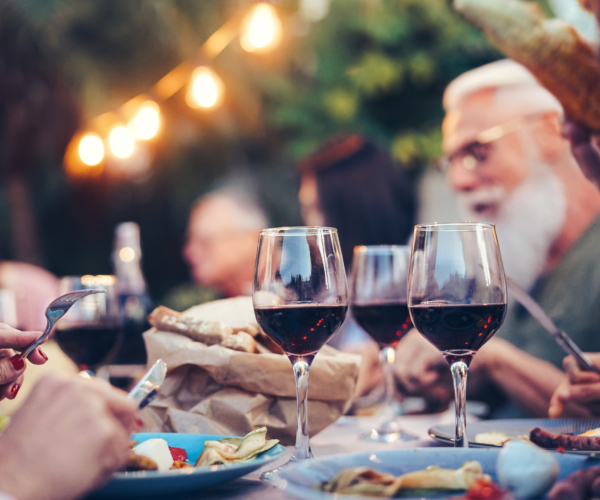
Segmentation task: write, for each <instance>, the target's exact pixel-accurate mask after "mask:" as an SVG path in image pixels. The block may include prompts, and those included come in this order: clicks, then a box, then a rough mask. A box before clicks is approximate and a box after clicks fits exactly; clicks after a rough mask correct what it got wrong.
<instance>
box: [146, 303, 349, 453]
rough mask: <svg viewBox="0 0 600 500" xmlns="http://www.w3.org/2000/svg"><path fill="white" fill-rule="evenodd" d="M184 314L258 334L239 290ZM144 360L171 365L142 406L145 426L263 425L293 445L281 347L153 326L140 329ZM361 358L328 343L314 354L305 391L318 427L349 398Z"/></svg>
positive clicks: (211, 430)
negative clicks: (208, 341) (253, 349)
mask: <svg viewBox="0 0 600 500" xmlns="http://www.w3.org/2000/svg"><path fill="white" fill-rule="evenodd" d="M183 316H184V317H188V318H195V319H201V320H204V321H214V322H222V323H226V324H228V325H229V326H230V327H231V328H232V329H233V331H236V332H239V331H244V332H247V333H249V334H251V335H256V332H258V331H260V327H259V326H258V324H257V323H256V319H255V317H254V309H253V307H252V299H251V298H250V297H236V298H233V299H224V300H217V301H214V302H209V303H207V304H203V305H200V306H196V307H193V308H191V309H188V310H187V311H185V312H184V313H183ZM144 341H145V343H146V349H147V352H148V363H149V364H152V363H154V362H155V361H156V360H157V359H159V358H160V359H163V360H164V361H165V362H166V363H167V366H168V367H169V371H168V373H167V378H166V380H165V383H164V384H163V387H162V388H161V391H160V393H159V395H158V397H157V398H156V399H155V400H154V401H153V402H152V403H151V404H150V405H149V406H148V407H147V408H146V409H145V410H144V412H143V413H142V420H143V421H144V427H145V430H146V431H150V432H184V433H203V434H223V435H236V436H243V435H245V434H247V433H248V432H250V431H252V430H254V429H255V428H256V427H261V426H266V427H267V428H268V430H269V438H275V439H279V440H280V441H281V443H282V444H284V445H289V444H294V441H295V436H296V388H295V383H294V375H293V372H292V366H291V363H290V361H289V359H288V358H287V356H285V355H283V354H274V353H264V354H255V353H247V352H241V351H236V350H233V349H229V348H227V347H223V346H221V345H210V346H207V345H205V344H203V343H201V342H197V341H194V340H192V339H191V338H188V337H187V336H184V335H180V334H177V333H170V332H164V331H159V330H157V329H156V328H151V329H150V330H148V331H147V332H145V333H144ZM359 363H360V357H359V356H357V355H353V354H346V353H341V352H339V351H337V350H336V349H334V348H332V347H329V346H325V347H323V349H321V351H320V352H319V354H318V355H317V356H316V358H315V360H314V362H313V364H312V366H311V369H310V378H309V390H308V398H309V402H308V424H309V431H310V434H311V435H313V434H316V433H317V432H319V431H320V430H322V429H324V428H325V427H327V426H328V425H330V424H331V423H333V422H335V421H336V420H337V419H338V418H339V417H340V416H341V415H343V414H344V413H345V412H346V411H347V410H348V408H349V407H350V405H351V403H352V398H353V396H354V391H355V387H356V380H357V377H358V369H359Z"/></svg>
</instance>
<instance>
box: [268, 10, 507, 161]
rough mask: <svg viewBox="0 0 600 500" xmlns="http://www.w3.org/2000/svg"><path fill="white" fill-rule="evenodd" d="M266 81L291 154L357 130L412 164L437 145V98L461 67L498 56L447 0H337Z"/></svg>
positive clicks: (272, 116) (276, 124)
mask: <svg viewBox="0 0 600 500" xmlns="http://www.w3.org/2000/svg"><path fill="white" fill-rule="evenodd" d="M290 50H291V53H290V55H289V60H290V61H291V62H290V64H289V65H288V66H287V68H285V70H284V71H282V72H280V73H279V74H277V75H272V76H271V78H272V79H278V80H279V81H278V82H277V83H276V84H273V85H270V86H268V88H265V91H266V93H267V95H268V96H269V98H270V104H269V107H268V111H269V114H268V120H269V124H270V126H271V127H273V129H274V130H275V131H276V132H277V133H279V134H283V136H284V137H285V138H286V141H287V144H288V145H289V151H290V152H291V153H292V154H293V155H302V154H306V153H308V152H309V151H310V150H311V149H312V148H314V147H315V146H316V145H317V144H318V143H319V142H321V141H322V140H324V139H326V138H327V136H328V135H330V134H333V133H335V132H340V131H359V132H362V133H365V134H368V135H371V136H373V137H375V138H376V139H378V140H380V141H381V142H383V143H384V144H386V145H387V146H389V147H391V149H392V151H393V154H394V156H395V157H396V158H397V159H398V160H399V161H400V162H401V163H403V164H404V165H405V166H406V167H408V168H415V167H420V166H423V165H425V164H428V163H430V162H431V161H432V160H433V159H435V158H436V157H437V156H438V155H439V153H440V137H441V136H440V132H439V130H440V125H441V120H442V118H443V110H442V107H441V98H442V93H443V90H444V88H445V86H446V85H447V84H448V82H449V81H451V80H452V79H453V78H455V77H456V76H458V75H459V74H461V73H462V72H464V71H466V70H468V69H470V68H473V67H476V66H478V65H481V64H484V63H486V62H489V61H491V60H494V59H497V58H499V57H500V54H498V53H497V52H496V51H495V50H494V49H493V48H491V47H490V46H489V45H488V43H487V42H486V41H485V39H484V38H483V37H482V36H481V35H480V34H479V33H478V32H477V31H476V30H474V29H473V28H471V27H470V26H469V25H468V24H467V23H465V22H464V21H463V20H462V19H460V18H459V17H458V16H457V15H456V14H455V13H454V12H453V10H452V8H451V7H450V5H449V4H448V2H447V1H446V0H333V1H332V3H331V8H330V12H329V15H328V17H327V18H325V19H324V20H323V21H321V22H319V23H316V24H313V25H312V26H311V27H310V32H309V34H308V35H306V36H305V37H303V38H299V39H297V40H296V43H295V44H294V45H293V46H292V47H291V49H290Z"/></svg>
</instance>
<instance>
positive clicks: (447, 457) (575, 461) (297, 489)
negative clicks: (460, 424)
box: [277, 448, 594, 500]
mask: <svg viewBox="0 0 600 500" xmlns="http://www.w3.org/2000/svg"><path fill="white" fill-rule="evenodd" d="M499 452H500V450H499V449H491V448H490V449H462V448H456V449H455V448H406V449H397V450H385V451H378V452H374V453H368V452H367V453H355V454H352V455H338V456H331V457H326V458H318V459H315V460H309V461H307V462H304V463H302V462H301V463H299V464H295V465H293V466H290V467H288V468H284V469H282V470H281V472H280V474H279V476H280V479H279V480H278V483H277V486H279V487H280V488H282V489H284V490H285V491H286V492H288V493H290V494H291V495H293V496H295V497H297V498H302V499H306V500H323V499H326V500H332V499H334V498H335V499H336V500H339V499H343V498H345V499H348V500H356V499H357V498H359V497H357V496H349V495H333V494H331V493H324V492H322V491H316V490H315V487H316V486H318V485H319V484H321V483H323V482H325V481H328V480H330V479H331V478H333V477H334V476H335V475H336V474H337V473H339V472H340V471H341V470H342V469H347V468H349V467H370V468H372V469H375V470H378V471H380V472H388V473H391V474H394V475H396V476H398V475H400V474H405V473H407V472H412V471H416V470H421V469H424V468H425V467H428V466H430V465H438V466H440V467H444V468H448V469H457V468H459V467H460V466H461V465H462V464H463V462H466V461H468V460H477V461H478V462H479V463H480V464H481V466H482V467H483V471H484V472H485V473H487V474H489V475H490V476H492V479H494V480H497V477H496V460H497V458H498V453H499ZM555 457H556V459H557V460H558V463H559V465H560V475H559V478H558V480H561V479H564V478H565V477H566V476H568V475H569V474H571V473H572V472H575V471H576V470H579V469H582V468H585V467H589V466H590V465H593V464H594V462H590V461H589V460H586V457H581V456H575V455H559V454H555ZM464 493H465V492H464V491H458V492H446V493H442V494H440V493H435V494H431V495H428V494H423V492H419V495H418V496H411V494H408V495H407V496H403V497H401V498H404V499H412V500H417V499H418V500H421V499H425V498H426V499H430V498H432V499H433V498H438V499H439V498H455V497H460V496H464ZM544 498H545V497H544Z"/></svg>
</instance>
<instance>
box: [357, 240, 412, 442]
mask: <svg viewBox="0 0 600 500" xmlns="http://www.w3.org/2000/svg"><path fill="white" fill-rule="evenodd" d="M409 261H410V247H408V246H398V245H381V246H357V247H354V258H353V260H352V279H351V283H352V285H351V311H352V316H353V317H354V320H355V321H356V322H357V323H358V324H359V325H360V327H361V328H362V329H363V330H365V331H366V332H367V333H368V334H369V335H370V336H371V337H372V338H373V340H374V341H375V342H377V343H378V344H379V348H380V349H381V350H380V353H379V359H380V360H381V366H382V368H383V376H384V379H383V383H384V387H385V400H384V403H383V407H382V409H381V412H380V423H379V427H378V428H377V429H373V430H372V431H371V432H370V433H368V434H367V435H365V436H362V437H363V439H367V440H370V441H377V442H386V443H391V442H393V441H398V440H402V441H409V440H412V439H415V437H414V436H411V435H410V434H407V433H406V432H405V431H403V430H402V429H401V428H400V426H399V425H398V422H397V421H396V415H395V412H394V401H395V399H396V398H395V395H396V391H395V390H394V385H395V384H394V374H393V372H392V367H393V364H394V360H395V357H396V351H395V347H396V345H397V344H398V342H399V341H400V340H401V339H402V337H403V336H404V334H405V333H406V332H408V331H409V330H410V329H411V328H412V323H411V320H410V316H409V314H408V304H407V291H406V290H407V278H408V265H409Z"/></svg>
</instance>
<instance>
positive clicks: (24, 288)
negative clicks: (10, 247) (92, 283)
mask: <svg viewBox="0 0 600 500" xmlns="http://www.w3.org/2000/svg"><path fill="white" fill-rule="evenodd" d="M0 288H5V289H8V290H12V291H13V292H14V294H15V303H16V311H15V312H16V316H17V324H16V325H15V326H18V327H19V328H21V329H23V330H43V329H44V328H46V314H45V313H46V308H47V307H48V305H49V304H50V302H52V301H53V300H54V299H56V297H58V278H57V277H56V276H54V275H53V274H52V273H50V272H49V271H46V270H45V269H42V268H41V267H38V266H34V265H32V264H27V263H25V262H11V261H3V262H0Z"/></svg>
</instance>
